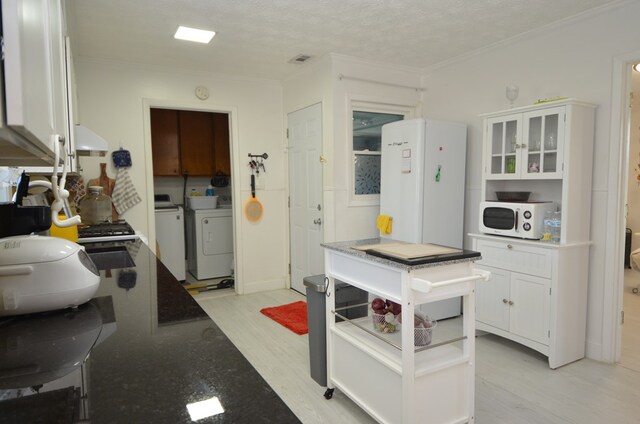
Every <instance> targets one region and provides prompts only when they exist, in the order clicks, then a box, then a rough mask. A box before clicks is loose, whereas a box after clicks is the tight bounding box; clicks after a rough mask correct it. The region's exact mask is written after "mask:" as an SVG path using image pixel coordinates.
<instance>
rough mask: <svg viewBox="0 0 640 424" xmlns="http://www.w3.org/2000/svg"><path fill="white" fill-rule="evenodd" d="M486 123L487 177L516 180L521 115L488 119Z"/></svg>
mask: <svg viewBox="0 0 640 424" xmlns="http://www.w3.org/2000/svg"><path fill="white" fill-rule="evenodd" d="M487 123H488V131H489V134H488V137H489V140H490V145H489V149H490V151H489V152H487V153H486V154H487V155H488V157H489V161H488V163H487V169H485V172H486V174H487V177H489V178H491V177H494V178H495V177H499V178H509V177H513V178H516V177H517V176H518V174H519V173H520V170H519V168H520V166H521V165H520V162H521V160H520V158H519V154H520V140H521V137H522V136H521V134H520V133H521V131H520V127H521V124H522V117H521V115H510V116H501V117H499V118H490V119H488V120H487Z"/></svg>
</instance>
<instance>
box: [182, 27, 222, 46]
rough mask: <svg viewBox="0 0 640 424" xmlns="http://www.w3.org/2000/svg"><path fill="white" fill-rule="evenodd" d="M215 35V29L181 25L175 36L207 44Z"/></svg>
mask: <svg viewBox="0 0 640 424" xmlns="http://www.w3.org/2000/svg"><path fill="white" fill-rule="evenodd" d="M214 35H216V33H215V32H213V31H207V30H204V29H196V28H189V27H186V26H179V27H178V30H177V31H176V33H175V34H174V35H173V38H176V39H178V40H186V41H194V42H196V43H203V44H207V43H208V42H209V41H211V39H212V38H213V36H214Z"/></svg>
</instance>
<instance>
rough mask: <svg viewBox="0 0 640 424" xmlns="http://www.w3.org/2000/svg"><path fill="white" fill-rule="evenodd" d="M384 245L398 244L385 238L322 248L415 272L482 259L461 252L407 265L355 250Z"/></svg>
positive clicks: (473, 252)
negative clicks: (361, 247) (359, 247)
mask: <svg viewBox="0 0 640 424" xmlns="http://www.w3.org/2000/svg"><path fill="white" fill-rule="evenodd" d="M381 243H382V244H384V243H398V241H397V240H392V239H383V238H371V239H364V240H349V241H339V242H334V243H322V247H325V248H327V249H330V250H334V251H337V252H340V253H345V254H347V255H350V256H355V257H358V258H361V259H365V260H368V261H371V262H375V263H379V264H381V265H386V266H390V267H393V268H398V269H400V270H403V271H413V270H416V269H422V268H430V267H434V266H442V265H449V264H456V263H462V262H471V261H477V260H480V259H481V256H480V253H479V252H475V251H473V250H461V251H460V252H459V253H453V254H447V255H438V256H433V257H428V258H425V259H424V261H423V263H416V264H407V263H402V262H400V261H398V260H395V259H391V258H383V257H380V256H374V255H371V254H369V253H367V252H365V251H363V250H357V249H353V247H356V246H367V245H371V244H381Z"/></svg>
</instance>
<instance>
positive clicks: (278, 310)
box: [260, 300, 309, 334]
mask: <svg viewBox="0 0 640 424" xmlns="http://www.w3.org/2000/svg"><path fill="white" fill-rule="evenodd" d="M260 312H262V313H263V314H265V315H266V316H268V317H269V318H271V319H272V320H274V321H275V322H277V323H278V324H280V325H283V326H285V327H287V328H288V329H289V330H291V331H293V332H294V333H296V334H307V333H308V332H309V326H308V323H307V303H306V302H303V301H302V300H299V301H297V302H293V303H288V304H286V305H281V306H272V307H270V308H262V309H260Z"/></svg>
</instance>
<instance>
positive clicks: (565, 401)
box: [195, 290, 640, 424]
mask: <svg viewBox="0 0 640 424" xmlns="http://www.w3.org/2000/svg"><path fill="white" fill-rule="evenodd" d="M639 297H640V296H639ZM195 298H196V300H197V301H198V303H200V305H201V306H202V307H203V309H204V310H205V311H206V312H207V313H208V314H209V315H210V316H211V318H212V319H213V320H214V321H215V322H216V324H217V325H218V326H219V327H220V328H221V329H222V331H224V333H225V334H226V335H227V336H228V337H229V339H231V341H232V342H233V343H234V344H235V345H236V346H237V347H238V349H239V350H240V351H241V352H242V353H243V355H245V356H246V358H247V359H248V360H249V362H250V363H251V364H252V365H253V366H254V367H255V368H256V370H257V371H258V372H259V373H260V374H261V375H262V376H263V378H264V379H265V380H266V381H267V382H268V383H269V384H270V385H271V386H272V387H273V389H274V390H275V391H276V392H277V393H278V395H279V396H280V397H281V398H282V399H283V401H284V402H285V403H286V404H287V405H288V406H289V407H290V408H291V410H292V411H293V412H294V413H295V414H296V415H297V416H298V418H299V419H300V420H301V421H302V422H303V423H310V424H312V423H318V424H325V423H345V424H347V423H348V424H351V423H373V422H374V421H373V420H372V419H371V418H370V417H369V416H368V415H367V414H365V413H364V412H363V411H362V410H361V409H360V408H359V407H357V406H356V405H355V404H354V403H353V402H351V401H350V400H349V399H348V398H347V397H346V396H344V395H343V394H342V393H340V392H339V390H336V391H335V393H334V396H333V399H331V400H325V399H324V397H323V396H322V395H323V393H324V387H320V386H319V385H318V384H317V383H316V382H315V381H313V380H312V379H311V377H310V376H309V356H308V355H309V351H308V337H307V336H306V335H305V336H298V335H296V334H294V333H293V332H291V331H289V330H287V329H286V328H284V327H282V326H280V325H279V324H277V323H276V322H274V321H272V320H271V319H269V318H267V317H265V316H264V315H262V314H261V313H260V312H259V311H260V309H261V308H263V307H266V306H277V305H282V304H284V303H289V302H293V301H296V300H300V299H304V296H302V295H300V294H298V293H296V292H294V291H291V290H276V291H271V292H264V293H256V294H249V295H244V296H237V295H235V294H233V295H227V296H224V297H221V296H219V295H217V294H211V295H210V294H209V293H203V294H200V295H197V296H195ZM476 340H477V343H476V352H477V354H476V414H475V416H476V423H479V424H520V423H522V424H526V423H528V424H548V423H549V424H554V423H558V424H559V423H576V424H578V423H579V424H590V423H593V424H600V423H616V424H623V423H640V384H639V383H640V373H639V372H637V371H634V370H631V369H629V368H626V367H623V366H617V365H608V364H603V363H599V362H595V361H592V360H588V359H584V360H581V361H578V362H575V363H573V364H569V365H566V366H564V367H561V368H559V369H557V370H551V369H549V367H548V365H547V361H546V358H545V357H544V356H542V355H540V354H538V353H536V352H534V351H532V350H530V349H527V348H525V347H522V346H520V345H518V344H516V343H512V342H510V341H508V340H504V339H501V338H499V337H497V336H493V335H484V336H481V337H478V338H477V339H476ZM381 384H382V385H383V382H381Z"/></svg>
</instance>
